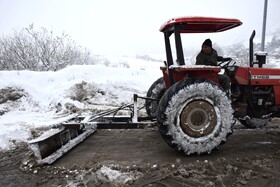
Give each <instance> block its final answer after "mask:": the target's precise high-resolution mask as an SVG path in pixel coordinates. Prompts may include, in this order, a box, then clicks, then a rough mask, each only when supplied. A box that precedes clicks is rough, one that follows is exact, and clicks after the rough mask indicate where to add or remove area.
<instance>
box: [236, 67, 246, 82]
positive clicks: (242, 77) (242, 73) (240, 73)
mask: <svg viewBox="0 0 280 187" xmlns="http://www.w3.org/2000/svg"><path fill="white" fill-rule="evenodd" d="M248 69H249V68H246V67H238V69H237V71H236V73H235V80H236V82H237V83H238V84H242V85H248V84H249V74H248Z"/></svg>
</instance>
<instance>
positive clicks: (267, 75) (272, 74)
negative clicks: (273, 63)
mask: <svg viewBox="0 0 280 187" xmlns="http://www.w3.org/2000/svg"><path fill="white" fill-rule="evenodd" d="M250 74H251V84H252V85H277V86H280V69H279V68H273V69H272V68H250Z"/></svg>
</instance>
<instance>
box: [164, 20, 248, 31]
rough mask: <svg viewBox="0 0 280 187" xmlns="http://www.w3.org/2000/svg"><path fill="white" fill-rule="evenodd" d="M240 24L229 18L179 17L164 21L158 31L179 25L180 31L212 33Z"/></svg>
mask: <svg viewBox="0 0 280 187" xmlns="http://www.w3.org/2000/svg"><path fill="white" fill-rule="evenodd" d="M241 24H242V22H241V21H240V20H238V19H230V18H214V17H180V18H173V19H170V20H169V21H167V22H166V23H164V24H163V25H162V26H161V27H160V31H161V32H167V31H171V30H173V26H174V25H180V33H212V32H222V31H225V30H229V29H232V28H234V27H237V26H239V25H241Z"/></svg>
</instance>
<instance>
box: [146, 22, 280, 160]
mask: <svg viewBox="0 0 280 187" xmlns="http://www.w3.org/2000/svg"><path fill="white" fill-rule="evenodd" d="M241 24H242V22H241V21H240V20H238V19H226V18H210V17H181V18H176V19H171V20H169V21H168V22H166V23H165V24H163V25H162V27H161V28H160V31H161V32H163V34H164V39H165V49H166V58H167V60H166V62H165V67H162V68H161V70H162V72H163V77H161V78H159V79H158V80H157V81H155V82H154V83H153V84H152V86H151V87H150V89H149V90H148V92H147V97H148V98H154V99H155V100H146V110H147V113H148V115H149V116H156V117H157V121H158V123H159V131H160V133H161V135H162V137H163V138H164V140H165V141H166V142H167V143H168V144H169V145H170V146H171V147H172V148H174V149H175V150H178V151H182V152H184V153H185V154H187V155H189V154H202V153H210V152H211V151H212V150H213V149H215V148H217V147H218V146H219V145H220V144H222V143H223V142H225V141H226V139H227V137H228V136H229V135H230V134H232V132H233V125H234V124H235V121H236V119H238V120H239V121H240V122H241V123H242V124H244V125H245V126H247V127H251V128H256V127H260V126H264V125H266V124H267V122H268V121H269V119H270V118H271V117H273V116H277V115H278V114H279V109H280V69H271V68H263V67H262V66H263V64H265V60H266V54H265V53H259V54H256V62H255V61H254V58H253V38H254V36H255V31H253V33H252V35H251V37H250V41H249V43H250V59H249V63H248V64H249V65H248V67H241V66H237V65H235V62H233V61H227V62H223V63H222V64H220V65H219V66H187V65H186V64H185V58H184V54H183V47H182V40H181V34H183V33H213V32H221V31H226V30H228V29H232V28H235V27H237V26H240V25H241ZM172 35H174V40H175V50H174V51H172V47H171V45H170V37H171V36H172ZM173 52H174V53H173ZM173 54H176V60H174V58H173ZM255 64H257V67H254V65H255ZM221 70H224V71H221ZM221 72H224V73H225V74H226V75H227V76H229V77H230V80H231V90H230V91H227V90H224V89H223V87H221V85H220V83H219V78H218V76H219V74H220V73H221Z"/></svg>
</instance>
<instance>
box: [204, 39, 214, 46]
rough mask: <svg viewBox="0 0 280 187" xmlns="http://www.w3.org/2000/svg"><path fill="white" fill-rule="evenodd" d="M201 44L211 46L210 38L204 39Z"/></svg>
mask: <svg viewBox="0 0 280 187" xmlns="http://www.w3.org/2000/svg"><path fill="white" fill-rule="evenodd" d="M202 45H206V46H208V47H212V41H211V40H210V39H206V40H205V41H204V42H203V44H202Z"/></svg>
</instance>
